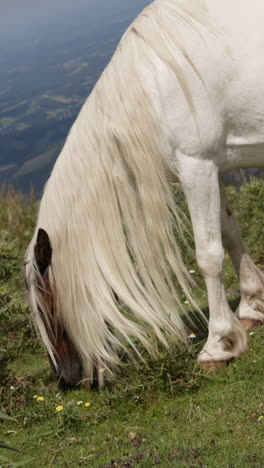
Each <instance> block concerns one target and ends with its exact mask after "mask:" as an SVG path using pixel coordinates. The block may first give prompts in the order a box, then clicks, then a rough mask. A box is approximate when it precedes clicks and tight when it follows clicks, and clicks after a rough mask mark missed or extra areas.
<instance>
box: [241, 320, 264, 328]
mask: <svg viewBox="0 0 264 468" xmlns="http://www.w3.org/2000/svg"><path fill="white" fill-rule="evenodd" d="M240 323H241V325H242V327H243V328H245V329H246V330H250V329H251V328H256V327H259V326H260V325H261V323H262V322H261V321H260V320H254V319H240Z"/></svg>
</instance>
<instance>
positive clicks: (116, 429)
mask: <svg viewBox="0 0 264 468" xmlns="http://www.w3.org/2000/svg"><path fill="white" fill-rule="evenodd" d="M263 195H264V181H263V180H259V181H256V180H252V182H251V183H250V184H247V185H245V186H243V187H242V188H241V190H240V191H237V190H234V189H232V188H230V189H229V197H230V199H231V201H232V209H233V211H234V212H235V213H236V215H237V216H238V217H239V218H240V222H241V224H242V226H243V227H242V231H243V234H244V237H245V239H246V242H247V245H248V247H249V250H250V251H251V253H252V256H253V258H254V260H255V261H256V263H257V264H259V265H260V266H261V268H263V264H264V258H263V226H264V213H263V199H264V196H263ZM177 197H178V199H181V200H182V195H181V194H179V193H177ZM182 203H183V202H182ZM0 204H1V211H0V260H1V261H0V284H1V286H0V320H1V331H0V359H1V363H0V382H1V386H0V400H1V409H0V411H1V413H0V441H1V442H0V444H1V443H3V444H6V445H8V446H10V447H12V448H15V449H17V450H19V452H14V451H11V450H8V449H6V448H0V467H2V468H9V467H10V468H11V467H20V466H25V467H29V468H31V467H32V468H35V467H45V468H47V467H53V466H62V467H75V466H76V467H78V466H89V467H105V468H106V467H120V468H121V467H134V466H139V467H146V468H147V467H151V466H156V465H159V466H162V467H166V468H167V467H168V468H173V467H174V468H178V467H188V468H189V467H206V468H212V467H221V468H222V467H223V468H237V467H243V468H244V467H252V468H253V467H254V468H255V467H263V466H264V419H263V420H262V419H261V416H264V398H263V377H264V375H263V374H264V371H263V369H264V366H263V339H264V328H263V327H262V328H261V327H260V328H258V329H256V330H254V332H253V333H252V334H250V336H249V342H250V350H249V352H248V353H247V355H246V356H244V357H243V358H241V359H239V360H237V361H234V362H232V363H231V364H230V365H229V366H227V367H226V368H224V369H222V370H220V371H219V372H217V373H216V374H214V375H212V374H209V373H204V372H202V371H201V370H200V369H199V368H198V367H197V366H196V357H197V354H198V353H199V350H200V349H201V347H202V346H203V343H204V339H205V335H204V331H201V332H200V333H196V338H195V339H194V341H193V342H192V344H191V345H190V347H186V348H182V349H177V348H175V347H173V346H172V347H171V349H170V350H169V351H164V350H162V351H161V355H160V358H159V359H158V360H156V361H153V360H151V359H149V358H146V362H145V363H143V362H140V363H129V362H125V363H124V364H123V366H122V368H121V369H120V374H119V375H118V377H117V379H116V380H115V381H114V382H110V383H109V385H108V387H107V388H105V389H103V390H100V391H99V390H92V391H87V390H85V389H80V390H77V391H67V392H62V391H60V390H59V389H58V387H57V384H56V381H55V380H54V378H53V375H52V373H51V370H50V367H49V363H48V358H47V355H46V352H45V350H44V349H43V348H42V347H41V345H40V344H39V342H38V340H37V339H36V337H35V334H34V332H33V331H32V329H31V327H30V324H29V320H28V313H29V312H28V309H27V306H26V305H25V300H24V286H23V279H22V275H21V267H22V265H23V254H24V251H25V248H26V246H27V244H28V241H29V239H30V237H31V235H32V230H33V227H34V220H35V214H36V209H37V203H36V202H35V201H34V198H33V197H32V198H31V199H30V200H26V199H24V198H23V197H22V196H20V195H19V194H16V193H14V192H11V193H6V192H4V191H2V193H1V194H0ZM183 205H184V204H183ZM185 259H186V261H187V263H188V267H189V268H190V269H193V270H194V271H195V274H194V276H195V279H196V281H197V282H198V288H197V291H196V292H197V296H198V297H199V301H200V304H201V305H202V306H204V307H206V295H205V292H204V289H203V282H202V279H201V275H200V273H199V272H198V270H197V266H196V264H195V261H194V259H193V258H192V257H191V255H190V254H189V253H188V252H186V253H185ZM225 282H226V288H227V292H228V295H229V299H230V301H231V302H230V305H231V307H232V308H233V310H234V309H235V307H236V304H237V302H238V300H239V297H238V283H237V280H236V278H235V276H234V274H233V270H232V267H231V265H230V262H229V260H228V259H226V261H225ZM183 299H184V298H183ZM186 307H188V305H187V306H186ZM36 396H38V397H43V400H42V401H38V400H37V398H35V397H36ZM78 402H82V403H80V404H78ZM85 403H90V405H89V406H85ZM59 406H62V407H63V409H62V410H61V411H57V410H56V408H57V407H59ZM9 418H11V419H9Z"/></svg>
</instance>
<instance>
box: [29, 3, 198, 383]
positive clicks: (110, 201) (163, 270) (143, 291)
mask: <svg viewBox="0 0 264 468" xmlns="http://www.w3.org/2000/svg"><path fill="white" fill-rule="evenodd" d="M198 3H199V2H198ZM183 5H184V2H177V1H173V0H160V1H156V2H154V3H153V4H151V5H150V6H149V7H147V8H146V9H145V10H144V12H143V13H142V14H141V15H140V16H139V17H138V18H137V19H136V20H135V22H134V23H133V24H132V25H131V27H130V28H129V29H128V31H127V32H126V34H125V35H124V37H123V38H122V40H121V42H120V44H119V46H118V48H117V50H116V52H115V54H114V56H113V58H112V60H111V62H110V64H109V65H108V67H107V68H106V69H105V71H104V72H103V74H102V76H101V78H100V79H99V81H98V83H97V84H96V86H95V88H94V90H93V91H92V93H91V95H90V97H89V98H88V100H87V102H86V103H85V104H84V106H83V108H82V110H81V112H80V115H79V117H78V119H77V120H76V122H75V123H74V125H73V127H72V129H71V131H70V134H69V136H68V138H67V141H66V144H65V146H64V148H63V150H62V152H61V155H60V157H59V158H58V160H57V162H56V164H55V167H54V169H53V172H52V175H51V177H50V179H49V181H48V183H47V185H46V187H45V191H44V195H43V199H42V201H41V205H40V211H39V218H38V225H37V229H36V233H37V231H38V229H39V228H43V229H44V230H45V231H46V232H47V233H48V235H49V237H50V240H51V244H52V249H53V257H52V273H51V269H50V280H51V281H52V282H53V278H54V282H55V285H54V283H53V285H54V294H55V297H56V306H57V307H56V309H57V311H58V314H59V318H60V320H61V321H62V322H63V324H64V326H65V328H66V330H67V333H68V335H69V336H70V337H71V339H72V341H73V343H74V344H75V345H76V346H77V347H78V352H79V354H80V356H81V358H82V362H83V366H84V373H85V376H86V378H87V379H89V380H90V381H91V382H92V380H93V367H94V365H95V366H98V367H103V368H105V369H106V370H108V371H109V372H110V373H111V371H112V370H113V369H114V367H115V365H116V364H117V363H118V362H119V356H118V355H119V352H120V347H121V348H126V347H127V346H131V347H133V348H136V343H137V342H141V343H142V344H143V345H144V347H145V348H147V350H148V351H149V352H150V353H152V352H155V351H156V349H157V348H156V341H157V340H155V339H153V337H154V336H155V337H156V338H157V339H158V340H159V341H161V342H162V343H164V344H166V343H167V335H171V336H174V337H175V336H176V337H177V338H178V339H180V340H184V339H185V331H184V327H183V324H182V321H181V318H180V312H181V310H182V306H181V301H180V298H179V295H178V294H177V293H176V289H175V280H176V278H177V282H178V284H179V285H180V287H181V288H182V290H183V291H184V293H185V295H186V296H187V297H189V298H190V294H189V287H188V282H189V280H190V278H189V275H188V271H187V270H186V268H185V266H184V263H183V261H182V258H181V255H180V252H179V248H178V246H177V243H176V240H175V237H174V232H173V231H174V229H175V226H176V229H177V230H178V231H179V232H180V231H181V222H180V220H179V216H178V214H177V208H176V206H175V202H174V200H173V197H172V194H171V191H170V187H169V185H168V182H167V178H166V168H165V167H164V163H163V158H162V154H161V148H160V146H159V121H158V117H157V115H156V113H155V110H154V108H153V105H152V102H151V100H150V98H149V96H148V90H147V89H145V87H144V80H143V78H142V74H141V69H140V64H141V63H142V62H144V61H145V60H147V59H148V58H147V54H148V50H149V47H151V48H152V49H153V50H154V51H155V52H156V53H157V55H158V56H159V57H160V58H161V59H162V60H163V61H164V63H165V64H167V65H168V66H170V67H171V68H172V69H173V70H174V72H175V73H176V75H177V78H178V81H179V83H180V85H181V87H182V89H183V92H184V94H185V96H186V98H187V100H188V101H189V104H190V106H191V107H192V101H191V95H190V93H189V90H188V88H187V87H186V86H185V83H184V75H183V73H182V71H181V67H180V65H178V64H177V60H176V59H175V57H174V55H173V47H174V48H175V47H176V48H177V47H178V53H180V54H182V55H183V56H184V55H186V54H185V52H184V50H183V49H182V47H181V46H180V44H179V42H178V40H177V34H176V23H177V21H183V22H188V23H189V25H190V27H193V28H194V30H195V28H196V27H197V24H198V23H201V21H202V12H201V10H200V9H199V8H197V11H196V12H193V15H191V14H190V12H186V10H185V9H184V8H183ZM175 19H176V20H175ZM172 22H174V23H175V27H174V28H172V27H171V23H172ZM172 31H175V37H174V35H173V36H172ZM185 59H187V58H186V57H185ZM35 242H36V234H35V236H34V238H33V240H32V243H31V245H30V247H29V250H28V254H27V261H28V264H27V267H26V268H27V271H26V275H27V277H28V278H29V280H30V288H31V291H30V297H31V303H32V307H33V318H34V320H35V322H36V324H37V327H38V329H39V332H40V334H41V337H42V339H43V341H44V343H45V344H46V346H47V348H48V349H49V351H50V352H51V353H52V347H51V345H50V343H49V338H48V336H47V333H46V331H45V328H44V327H43V326H42V325H41V323H42V320H41V317H40V314H39V311H38V307H37V299H36V296H37V291H36V289H35V286H34V284H35V281H34V276H35V273H36V272H35V268H36V267H34V244H35ZM113 291H114V292H115V294H116V295H117V296H118V298H119V301H117V300H116V297H115V295H114V293H113ZM120 304H121V306H120Z"/></svg>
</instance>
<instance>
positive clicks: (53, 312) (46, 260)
mask: <svg viewBox="0 0 264 468" xmlns="http://www.w3.org/2000/svg"><path fill="white" fill-rule="evenodd" d="M34 257H35V264H36V267H37V270H38V273H37V278H36V284H35V288H36V294H37V301H36V303H37V304H38V310H37V313H38V314H39V315H40V319H41V321H42V322H43V324H44V327H45V329H46V333H47V336H48V339H49V342H50V344H51V349H52V351H53V353H52V354H53V356H51V355H50V354H49V360H50V363H51V367H52V369H53V371H54V372H55V374H56V376H57V377H58V378H59V385H60V387H61V388H73V387H76V386H77V385H78V384H79V383H80V381H81V378H82V364H81V360H80V357H79V356H78V353H77V351H76V349H75V347H74V345H73V343H72V341H71V340H70V338H69V337H68V334H67V332H66V330H65V327H64V326H63V324H62V321H61V318H60V316H59V314H58V311H57V306H56V297H55V295H56V285H55V286H54V285H53V284H51V281H50V278H51V274H50V273H51V269H52V246H51V242H50V239H49V236H48V234H47V233H46V231H44V230H43V229H39V230H38V235H37V241H36V244H35V246H34Z"/></svg>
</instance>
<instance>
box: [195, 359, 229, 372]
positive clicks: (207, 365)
mask: <svg viewBox="0 0 264 468" xmlns="http://www.w3.org/2000/svg"><path fill="white" fill-rule="evenodd" d="M227 363H228V361H204V362H200V363H199V366H200V367H201V368H202V369H204V370H209V371H215V370H217V369H220V368H221V367H224V366H225V365H226V364H227Z"/></svg>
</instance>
